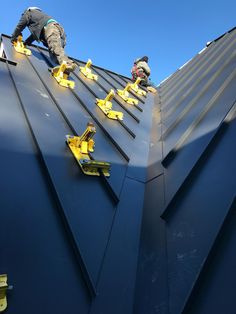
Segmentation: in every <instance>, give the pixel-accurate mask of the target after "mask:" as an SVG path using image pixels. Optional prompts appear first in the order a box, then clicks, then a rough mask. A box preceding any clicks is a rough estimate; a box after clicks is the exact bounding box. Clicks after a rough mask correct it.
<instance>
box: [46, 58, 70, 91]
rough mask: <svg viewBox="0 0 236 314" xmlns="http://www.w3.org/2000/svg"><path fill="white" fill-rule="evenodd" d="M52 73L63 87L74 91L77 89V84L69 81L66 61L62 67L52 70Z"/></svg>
mask: <svg viewBox="0 0 236 314" xmlns="http://www.w3.org/2000/svg"><path fill="white" fill-rule="evenodd" d="M51 73H52V75H53V76H54V77H55V79H56V80H57V82H58V83H59V84H60V85H61V86H64V87H70V88H72V89H73V88H74V87H75V82H74V81H71V80H68V76H69V72H67V64H66V62H65V61H63V62H62V64H61V65H59V66H56V67H54V68H52V69H51Z"/></svg>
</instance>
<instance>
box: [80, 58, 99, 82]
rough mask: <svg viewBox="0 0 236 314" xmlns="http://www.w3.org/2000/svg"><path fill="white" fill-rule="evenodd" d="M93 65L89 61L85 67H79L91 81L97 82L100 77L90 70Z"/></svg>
mask: <svg viewBox="0 0 236 314" xmlns="http://www.w3.org/2000/svg"><path fill="white" fill-rule="evenodd" d="M91 65H92V61H91V60H90V59H88V62H87V63H86V65H85V66H84V67H79V68H80V71H81V72H82V73H83V74H84V75H85V76H86V77H87V78H89V79H91V80H95V81H97V79H98V76H97V75H96V74H93V73H92V70H91V69H90V68H91Z"/></svg>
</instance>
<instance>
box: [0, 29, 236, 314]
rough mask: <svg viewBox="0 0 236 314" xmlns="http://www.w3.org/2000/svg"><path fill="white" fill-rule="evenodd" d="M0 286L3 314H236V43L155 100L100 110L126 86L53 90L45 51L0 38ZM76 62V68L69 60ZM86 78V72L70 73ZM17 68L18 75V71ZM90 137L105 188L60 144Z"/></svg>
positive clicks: (105, 80) (175, 79)
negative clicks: (4, 285) (25, 49)
mask: <svg viewBox="0 0 236 314" xmlns="http://www.w3.org/2000/svg"><path fill="white" fill-rule="evenodd" d="M1 39H2V47H3V49H4V56H3V57H4V58H5V59H6V60H8V61H6V60H4V58H2V59H1V60H0V61H3V62H0V82H1V84H0V94H1V106H0V138H1V141H0V150H1V154H0V173H1V180H0V191H1V196H0V221H1V228H0V254H1V258H0V274H4V273H6V274H8V282H9V284H12V285H13V286H14V289H13V290H12V291H11V292H9V293H8V294H7V300H8V309H7V313H10V314H11V313H17V314H31V313H34V314H42V313H57V314H67V313H69V314H74V313H82V314H85V313H90V314H121V313H122V314H144V313H145V314H152V313H164V314H167V313H168V314H169V313H170V314H179V313H199V314H200V313H201V314H202V313H207V314H208V313H227V314H228V313H229V314H231V313H232V314H233V313H234V312H235V301H234V291H235V287H236V275H235V266H234V265H236V255H235V249H234V248H235V245H236V238H235V235H236V233H235V223H236V217H235V209H236V201H235V195H236V180H235V175H236V163H235V160H236V146H235V145H234V138H235V134H236V124H235V121H236V120H235V117H236V93H235V90H236V78H235V75H236V71H235V69H236V66H235V65H236V55H235V51H236V29H235V28H234V29H232V30H230V31H229V32H227V33H225V34H224V35H222V36H221V37H220V38H217V39H216V40H214V41H212V42H211V44H210V45H208V46H207V47H206V48H205V49H204V50H203V51H201V52H200V53H199V54H197V55H196V56H195V57H194V58H193V59H191V60H190V61H189V62H188V63H186V64H185V65H184V66H183V67H181V68H180V69H178V70H177V71H176V73H174V74H173V75H172V76H170V77H169V78H168V79H166V80H165V81H164V82H163V83H161V84H160V86H159V87H158V95H156V96H155V95H154V94H150V93H148V94H147V97H143V96H137V95H135V94H134V93H133V94H132V97H135V98H136V99H138V100H139V103H138V106H132V105H128V104H126V103H125V102H124V101H123V100H122V99H121V98H120V97H119V96H117V95H116V96H115V98H114V99H113V101H112V103H113V107H114V110H119V111H121V112H123V114H124V120H123V121H115V120H110V119H108V118H107V117H106V116H105V115H104V114H103V112H102V111H101V110H100V109H99V108H98V106H97V105H96V104H95V100H96V98H101V99H104V98H105V97H106V95H107V94H108V92H109V91H110V89H111V88H112V89H114V90H116V89H118V88H119V89H123V88H124V87H125V86H126V84H127V82H129V81H130V80H129V78H127V77H124V76H122V75H119V74H117V73H114V72H112V71H108V70H105V69H102V68H100V67H97V66H94V65H93V66H92V70H93V72H94V73H95V74H97V75H98V77H99V78H98V81H97V82H96V81H91V80H88V79H87V78H85V77H84V76H83V74H81V73H80V72H79V69H77V70H76V72H75V74H72V79H73V80H74V81H75V89H74V90H71V89H68V88H63V87H61V86H59V85H58V83H57V82H56V80H55V79H54V78H53V77H52V76H51V74H50V73H49V71H48V67H51V66H52V64H51V61H50V59H49V56H48V52H47V50H45V49H43V48H40V47H37V46H31V47H30V49H31V51H32V55H31V56H29V57H27V56H25V55H21V54H18V53H16V52H15V50H14V48H13V47H12V45H11V43H10V40H9V37H8V36H6V35H2V38H1ZM74 60H75V59H74ZM75 61H76V62H77V64H78V65H84V64H85V62H82V61H79V60H75ZM14 62H16V63H17V64H16V65H14ZM90 121H91V122H93V123H94V125H95V126H96V130H97V132H96V134H95V137H94V139H95V151H94V153H93V157H94V158H95V159H98V160H105V161H108V162H110V163H111V176H110V178H105V177H104V176H100V177H91V176H86V175H85V174H83V173H82V171H81V169H80V168H79V166H78V164H77V162H76V160H75V158H74V156H73V155H72V154H71V151H70V150H69V148H68V146H67V145H66V143H65V136H66V135H67V134H70V135H81V134H82V133H83V132H84V130H85V129H86V126H87V123H88V122H90Z"/></svg>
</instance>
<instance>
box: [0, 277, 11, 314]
mask: <svg viewBox="0 0 236 314" xmlns="http://www.w3.org/2000/svg"><path fill="white" fill-rule="evenodd" d="M11 289H12V286H8V284H7V275H6V274H3V275H0V312H3V311H5V310H6V308H7V290H11Z"/></svg>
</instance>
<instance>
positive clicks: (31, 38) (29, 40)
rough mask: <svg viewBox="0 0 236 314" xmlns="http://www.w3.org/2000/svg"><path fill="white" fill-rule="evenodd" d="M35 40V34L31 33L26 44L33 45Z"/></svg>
mask: <svg viewBox="0 0 236 314" xmlns="http://www.w3.org/2000/svg"><path fill="white" fill-rule="evenodd" d="M34 40H35V39H34V36H33V35H32V34H31V35H30V36H29V37H28V38H27V39H26V40H25V41H24V44H25V45H31V44H32V42H33V41H34Z"/></svg>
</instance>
